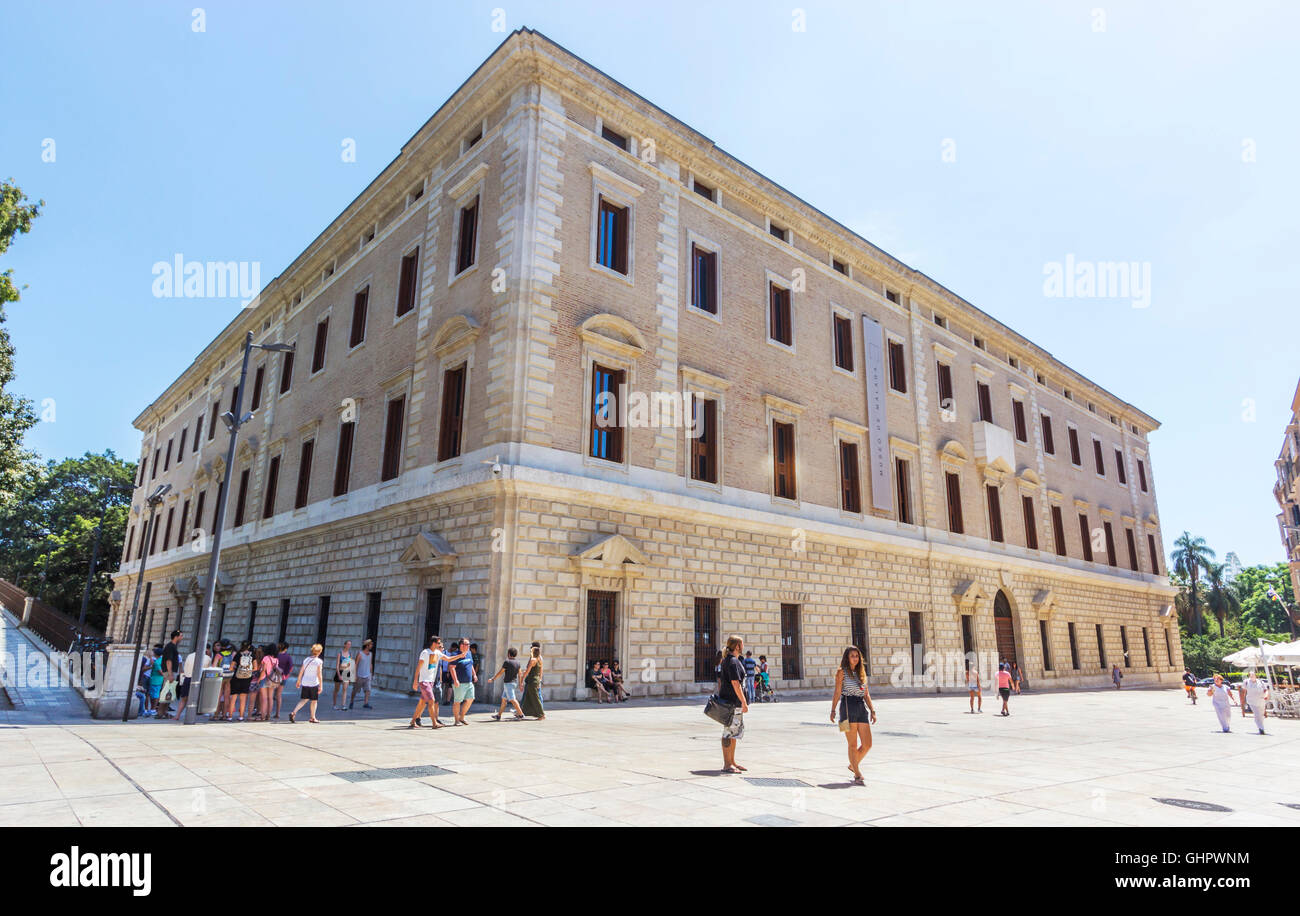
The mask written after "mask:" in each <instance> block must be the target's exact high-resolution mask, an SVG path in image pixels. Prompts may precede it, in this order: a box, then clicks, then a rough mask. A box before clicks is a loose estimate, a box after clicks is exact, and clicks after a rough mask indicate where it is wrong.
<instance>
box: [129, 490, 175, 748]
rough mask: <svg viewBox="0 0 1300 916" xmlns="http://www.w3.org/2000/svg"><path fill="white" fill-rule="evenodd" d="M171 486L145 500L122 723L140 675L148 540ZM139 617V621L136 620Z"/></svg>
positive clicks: (132, 605)
mask: <svg viewBox="0 0 1300 916" xmlns="http://www.w3.org/2000/svg"><path fill="white" fill-rule="evenodd" d="M171 489H172V485H171V484H169V483H164V484H162V485H160V486H159V487H158V489H156V490H154V491H153V492H152V493H150V494H149V497H148V498H147V499H146V500H145V502H146V503H148V505H149V520H148V521H147V522H146V523H145V526H144V536H145V542H144V543H145V545H146V546H145V550H144V553H143V554H142V555H141V556H140V573H139V575H137V576H136V579H135V597H134V598H132V599H131V616H130V617H128V618H127V620H128V626H127V630H126V633H127V636H128V637H130V638H131V639H132V640H134V642H135V653H134V654H133V655H132V656H131V680H130V682H129V683H128V684H127V687H126V703H125V704H123V706H122V721H123V722H125V721H126V720H127V719H128V718H129V717H130V714H131V700H132V698H133V697H134V695H135V682H136V678H137V677H138V676H139V673H140V641H141V640H142V639H144V632H143V626H142V625H143V623H144V620H143V617H144V615H143V614H138V615H137V612H138V611H139V608H140V592H141V590H142V589H143V588H144V568H145V567H146V566H148V565H149V548H148V544H149V538H150V537H152V536H153V526H154V525H156V524H158V518H157V515H158V506H159V504H160V503H162V501H163V497H164V496H166V495H167V494H168V493H170V492H171ZM137 616H139V617H140V618H141V619H140V620H139V621H137V620H136V617H137Z"/></svg>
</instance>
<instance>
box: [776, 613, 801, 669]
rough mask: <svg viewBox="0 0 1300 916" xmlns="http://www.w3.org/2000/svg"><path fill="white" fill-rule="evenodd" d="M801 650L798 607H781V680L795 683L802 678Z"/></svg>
mask: <svg viewBox="0 0 1300 916" xmlns="http://www.w3.org/2000/svg"><path fill="white" fill-rule="evenodd" d="M801 654H802V648H801V645H800V641H799V605H797V604H783V605H781V679H782V680H786V681H797V680H799V679H800V678H802V677H803V665H802V664H801V660H802V659H801Z"/></svg>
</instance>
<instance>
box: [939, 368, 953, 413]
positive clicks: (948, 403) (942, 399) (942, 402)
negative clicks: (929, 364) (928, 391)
mask: <svg viewBox="0 0 1300 916" xmlns="http://www.w3.org/2000/svg"><path fill="white" fill-rule="evenodd" d="M938 365H939V368H938V376H939V409H940V410H952V408H953V406H954V402H953V399H952V368H951V367H950V366H949V365H948V364H947V363H939V364H938Z"/></svg>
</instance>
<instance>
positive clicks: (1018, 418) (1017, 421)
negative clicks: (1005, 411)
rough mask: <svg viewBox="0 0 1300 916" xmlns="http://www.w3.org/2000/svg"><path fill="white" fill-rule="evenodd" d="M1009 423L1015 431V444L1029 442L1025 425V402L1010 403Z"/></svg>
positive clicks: (1027, 429)
mask: <svg viewBox="0 0 1300 916" xmlns="http://www.w3.org/2000/svg"><path fill="white" fill-rule="evenodd" d="M1011 423H1012V425H1013V426H1014V427H1015V430H1016V441H1017V442H1028V441H1029V428H1028V427H1027V426H1026V425H1025V402H1024V401H1012V402H1011Z"/></svg>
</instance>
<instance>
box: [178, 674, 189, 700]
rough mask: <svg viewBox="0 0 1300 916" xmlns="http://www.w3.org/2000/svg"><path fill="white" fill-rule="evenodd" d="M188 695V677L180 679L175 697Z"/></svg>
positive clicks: (182, 697) (179, 698)
mask: <svg viewBox="0 0 1300 916" xmlns="http://www.w3.org/2000/svg"><path fill="white" fill-rule="evenodd" d="M189 695H190V679H189V678H185V680H183V681H181V682H180V685H179V686H178V687H177V688H176V699H178V700H183V699H185V698H186V697H188V696H189Z"/></svg>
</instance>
